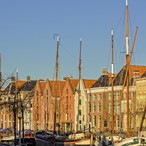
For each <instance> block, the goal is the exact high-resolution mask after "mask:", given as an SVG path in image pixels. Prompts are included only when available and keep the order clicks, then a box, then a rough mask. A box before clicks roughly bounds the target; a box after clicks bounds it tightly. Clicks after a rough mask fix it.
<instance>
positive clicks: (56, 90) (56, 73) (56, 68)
mask: <svg viewBox="0 0 146 146" xmlns="http://www.w3.org/2000/svg"><path fill="white" fill-rule="evenodd" d="M59 42H60V40H59V36H57V47H56V67H55V71H56V72H55V77H56V79H55V106H54V108H55V109H54V132H55V131H56V111H57V109H56V108H57V96H58V68H59V67H58V66H59V63H58V58H59V55H58V50H59V44H60V43H59Z"/></svg>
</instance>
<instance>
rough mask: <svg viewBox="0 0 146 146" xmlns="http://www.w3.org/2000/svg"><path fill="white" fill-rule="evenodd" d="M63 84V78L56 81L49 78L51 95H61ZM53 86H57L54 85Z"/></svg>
mask: <svg viewBox="0 0 146 146" xmlns="http://www.w3.org/2000/svg"><path fill="white" fill-rule="evenodd" d="M64 85H65V81H64V80H59V81H57V82H56V81H55V80H51V81H50V87H51V91H52V95H53V96H62V91H63V88H64ZM55 86H57V87H55ZM56 88H57V89H56ZM56 90H57V91H56Z"/></svg>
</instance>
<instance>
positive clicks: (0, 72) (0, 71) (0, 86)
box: [0, 53, 2, 94]
mask: <svg viewBox="0 0 146 146" xmlns="http://www.w3.org/2000/svg"><path fill="white" fill-rule="evenodd" d="M1 56H2V55H1V53H0V94H1V88H2V69H1V68H2V59H1Z"/></svg>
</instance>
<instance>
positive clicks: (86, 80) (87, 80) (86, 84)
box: [83, 79, 97, 88]
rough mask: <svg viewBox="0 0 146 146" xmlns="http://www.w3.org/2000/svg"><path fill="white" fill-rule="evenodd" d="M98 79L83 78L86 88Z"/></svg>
mask: <svg viewBox="0 0 146 146" xmlns="http://www.w3.org/2000/svg"><path fill="white" fill-rule="evenodd" d="M96 81H97V80H93V79H92V80H91V79H83V82H84V85H85V88H90V87H91V86H92V85H93V84H94V83H95V82H96Z"/></svg>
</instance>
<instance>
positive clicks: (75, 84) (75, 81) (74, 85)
mask: <svg viewBox="0 0 146 146" xmlns="http://www.w3.org/2000/svg"><path fill="white" fill-rule="evenodd" d="M68 80H69V83H70V85H71V88H72V91H73V93H75V90H76V87H77V85H78V82H79V79H73V78H68Z"/></svg>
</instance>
